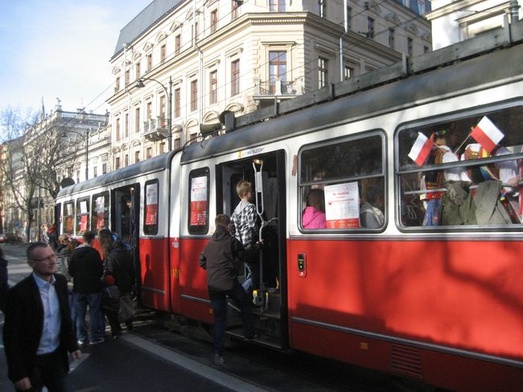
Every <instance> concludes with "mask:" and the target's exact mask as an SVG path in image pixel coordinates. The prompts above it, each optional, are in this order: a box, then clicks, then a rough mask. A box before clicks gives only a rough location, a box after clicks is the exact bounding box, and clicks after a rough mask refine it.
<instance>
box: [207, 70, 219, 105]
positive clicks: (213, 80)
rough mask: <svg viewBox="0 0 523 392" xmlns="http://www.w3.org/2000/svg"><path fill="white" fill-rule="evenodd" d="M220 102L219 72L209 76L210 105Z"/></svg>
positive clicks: (213, 72)
mask: <svg viewBox="0 0 523 392" xmlns="http://www.w3.org/2000/svg"><path fill="white" fill-rule="evenodd" d="M216 102H218V72H217V71H212V72H211V73H210V74H209V104H211V105H212V104H213V103H216Z"/></svg>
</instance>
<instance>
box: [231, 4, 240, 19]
mask: <svg viewBox="0 0 523 392" xmlns="http://www.w3.org/2000/svg"><path fill="white" fill-rule="evenodd" d="M240 5H241V3H239V2H238V1H236V0H232V20H234V19H236V18H238V17H239V16H240Z"/></svg>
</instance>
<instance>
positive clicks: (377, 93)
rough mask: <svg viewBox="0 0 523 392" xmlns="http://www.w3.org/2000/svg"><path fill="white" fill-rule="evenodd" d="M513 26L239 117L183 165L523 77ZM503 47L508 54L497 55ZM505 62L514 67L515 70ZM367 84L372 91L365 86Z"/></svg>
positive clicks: (520, 30)
mask: <svg viewBox="0 0 523 392" xmlns="http://www.w3.org/2000/svg"><path fill="white" fill-rule="evenodd" d="M509 28H510V34H501V33H500V32H503V31H504V30H503V29H498V30H495V31H493V32H491V33H489V34H486V35H485V36H481V37H477V38H475V39H470V40H467V41H464V42H461V43H458V44H455V45H451V46H449V47H446V48H443V49H440V50H437V51H434V52H431V53H427V54H426V55H423V56H419V57H416V58H414V59H411V60H410V61H409V62H402V63H398V64H395V65H392V66H390V67H386V68H384V69H380V70H377V71H375V72H372V73H368V74H365V75H362V77H360V78H355V80H349V81H347V82H342V83H339V84H337V85H333V86H331V88H330V89H329V88H324V89H322V90H319V91H316V92H314V93H311V94H307V95H305V96H302V97H298V98H294V99H292V100H289V101H285V102H281V103H280V104H279V106H277V107H276V108H280V109H281V110H280V112H279V113H280V114H278V113H277V114H274V110H275V109H273V108H269V109H261V110H259V111H257V112H254V113H250V114H247V115H245V116H242V117H239V118H238V119H237V120H236V123H237V124H239V126H240V128H239V129H237V130H235V131H233V132H229V133H227V134H225V135H221V136H215V137H213V138H210V139H207V140H204V141H202V142H199V143H193V144H192V145H190V146H188V147H186V148H185V149H184V150H183V155H182V158H181V162H182V164H183V163H189V162H192V161H197V160H199V159H204V158H209V157H212V156H218V155H221V154H225V153H230V152H235V151H240V150H242V149H246V148H249V149H250V148H255V147H258V146H261V145H264V144H267V143H271V142H275V141H278V140H283V139H286V138H288V137H290V136H295V135H299V134H302V133H306V132H310V131H311V130H315V129H321V128H322V127H325V126H327V125H326V124H328V126H329V127H332V126H333V124H337V123H339V124H342V123H348V122H353V121H356V120H358V119H360V118H365V117H370V116H376V115H379V114H383V113H387V112H393V111H398V110H402V109H405V108H407V107H411V106H415V105H419V104H420V103H421V102H427V101H428V100H430V99H432V98H433V97H442V96H449V94H452V93H453V92H459V91H461V90H464V89H467V88H469V89H470V88H473V87H474V86H480V85H484V84H486V83H488V82H490V81H497V80H503V79H505V78H508V77H512V76H515V75H520V74H522V73H523V52H522V51H521V50H520V49H518V48H514V47H511V48H506V47H507V46H509V45H508V42H507V37H508V36H509V35H510V38H511V43H512V44H515V43H521V42H523V22H521V21H520V22H518V23H516V24H513V25H510V27H509ZM500 48H503V50H497V51H494V50H495V49H500ZM500 64H511V67H503V66H500ZM362 85H363V86H366V85H367V86H368V87H367V88H362ZM435 99H436V98H435ZM303 103H306V104H305V105H303V106H304V107H305V108H303V107H302V108H300V107H299V105H301V104H303ZM307 104H308V105H307ZM284 105H286V106H284ZM270 110H272V113H271V112H270ZM269 113H271V114H269ZM347 113H348V114H347ZM283 114H284V115H283ZM254 121H257V122H254ZM248 122H254V123H253V124H249V123H248ZM242 125H245V126H243V127H242Z"/></svg>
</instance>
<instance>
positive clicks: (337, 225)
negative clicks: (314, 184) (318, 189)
mask: <svg viewBox="0 0 523 392" xmlns="http://www.w3.org/2000/svg"><path fill="white" fill-rule="evenodd" d="M324 190H325V217H326V219H327V228H328V229H357V228H359V227H360V198H359V191H358V183H357V182H349V183H346V184H336V185H327V186H325V188H324Z"/></svg>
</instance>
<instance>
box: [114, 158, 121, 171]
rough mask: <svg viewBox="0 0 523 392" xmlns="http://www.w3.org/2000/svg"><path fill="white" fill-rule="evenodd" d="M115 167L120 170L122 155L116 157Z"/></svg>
mask: <svg viewBox="0 0 523 392" xmlns="http://www.w3.org/2000/svg"><path fill="white" fill-rule="evenodd" d="M114 168H115V169H116V170H118V169H119V168H120V157H116V158H115V159H114Z"/></svg>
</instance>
